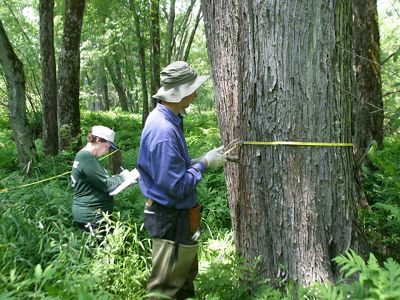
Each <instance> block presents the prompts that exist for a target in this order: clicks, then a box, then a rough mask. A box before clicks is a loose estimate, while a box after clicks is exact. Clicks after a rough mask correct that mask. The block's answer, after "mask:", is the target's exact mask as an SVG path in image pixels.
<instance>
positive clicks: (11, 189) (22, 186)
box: [0, 150, 119, 194]
mask: <svg viewBox="0 0 400 300" xmlns="http://www.w3.org/2000/svg"><path fill="white" fill-rule="evenodd" d="M117 151H119V150H115V151H113V152H111V153H109V154H107V155H106V156H103V157H102V158H100V160H103V159H105V158H107V157H109V156H110V155H113V154H114V153H115V152H117ZM70 173H71V171H68V172H64V173H62V174H59V175H56V176H53V177H50V178H45V179H42V180H39V181H35V182H31V183H26V184H23V185H20V186H17V187H15V188H10V189H8V188H5V189H2V190H0V194H2V193H7V192H9V191H14V190H18V189H22V188H24V187H27V186H30V185H35V184H39V183H42V182H46V181H50V180H53V179H55V178H58V177H62V176H65V175H68V174H70Z"/></svg>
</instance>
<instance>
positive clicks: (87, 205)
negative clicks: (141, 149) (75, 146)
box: [71, 150, 124, 223]
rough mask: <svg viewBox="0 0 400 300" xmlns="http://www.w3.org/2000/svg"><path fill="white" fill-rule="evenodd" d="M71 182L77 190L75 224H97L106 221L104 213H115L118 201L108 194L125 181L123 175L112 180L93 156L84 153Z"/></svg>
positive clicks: (75, 192)
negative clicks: (103, 218) (115, 204)
mask: <svg viewBox="0 0 400 300" xmlns="http://www.w3.org/2000/svg"><path fill="white" fill-rule="evenodd" d="M71 180H72V186H73V188H74V193H73V201H72V216H73V218H74V221H76V222H80V223H88V222H90V223H95V222H98V221H100V220H101V219H102V217H103V215H102V212H108V213H112V212H113V209H114V198H113V197H112V196H110V195H109V194H108V193H109V192H110V191H112V190H114V189H115V188H116V187H117V186H118V185H119V184H121V183H122V182H123V181H124V178H123V177H122V176H121V175H115V176H112V177H110V176H109V175H108V173H107V170H106V169H104V167H103V166H102V165H101V164H100V163H99V161H98V160H97V158H96V157H95V156H94V155H93V154H91V153H90V152H88V151H86V150H81V151H79V152H78V153H77V154H76V156H75V161H74V163H73V166H72V173H71Z"/></svg>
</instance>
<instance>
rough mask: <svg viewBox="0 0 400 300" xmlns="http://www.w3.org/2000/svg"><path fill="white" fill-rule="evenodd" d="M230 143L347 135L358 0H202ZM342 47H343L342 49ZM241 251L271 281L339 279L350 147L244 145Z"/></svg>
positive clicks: (237, 216) (233, 203) (232, 194)
mask: <svg viewBox="0 0 400 300" xmlns="http://www.w3.org/2000/svg"><path fill="white" fill-rule="evenodd" d="M202 5H203V13H204V17H205V25H206V36H207V45H208V53H209V57H210V63H211V65H212V71H213V80H214V86H215V98H216V104H217V111H218V117H219V126H220V130H221V136H222V142H223V143H224V144H227V143H228V142H230V141H232V140H233V139H235V138H238V139H239V140H243V141H312V142H336V143H339V142H347V143H348V142H351V138H352V137H351V101H352V99H351V95H350V93H348V91H351V84H352V78H351V77H352V69H351V59H350V58H351V56H349V55H348V54H347V53H344V51H342V49H341V48H345V49H351V38H350V35H349V33H350V27H349V26H350V23H351V2H349V1H347V0H338V1H334V0H330V1H317V0H314V1H279V0H271V1H265V2H259V1H246V2H242V1H239V0H229V1H211V0H202ZM336 45H337V46H336ZM237 155H238V158H239V164H238V165H234V164H228V165H227V167H226V170H225V171H226V177H227V184H228V190H229V205H230V210H231V215H232V222H233V230H234V234H235V242H236V247H237V250H238V251H239V253H240V254H242V255H243V256H244V257H245V258H246V259H247V260H248V261H252V260H253V259H254V258H255V257H260V259H261V260H260V265H259V270H260V273H261V274H263V275H264V276H265V277H270V278H276V277H280V279H283V280H285V279H288V278H289V279H292V280H294V281H296V282H299V283H303V284H308V283H311V282H313V281H324V280H328V279H333V277H334V271H335V270H334V267H333V265H332V261H331V260H332V258H333V257H335V256H337V255H338V254H340V253H343V252H344V251H346V250H348V248H349V246H350V243H351V241H352V238H353V237H354V236H353V234H352V231H353V229H352V226H353V219H354V216H355V209H354V199H353V195H354V182H353V178H354V176H353V154H352V148H351V147H305V146H283V145H281V146H257V145H242V146H240V147H238V152H237Z"/></svg>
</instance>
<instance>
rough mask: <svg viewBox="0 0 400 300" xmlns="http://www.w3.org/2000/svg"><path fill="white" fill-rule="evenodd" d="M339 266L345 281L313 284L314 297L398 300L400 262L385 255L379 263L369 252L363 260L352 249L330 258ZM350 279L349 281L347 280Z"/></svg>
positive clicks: (399, 291)
mask: <svg viewBox="0 0 400 300" xmlns="http://www.w3.org/2000/svg"><path fill="white" fill-rule="evenodd" d="M334 261H335V262H336V263H337V264H338V265H339V266H340V272H341V273H342V274H343V276H344V279H346V280H345V281H340V282H338V283H337V284H336V285H335V286H333V285H332V284H330V283H329V284H325V285H322V284H316V285H314V290H312V291H313V292H314V296H315V297H317V299H326V300H328V299H329V300H330V299H334V300H336V299H371V300H372V299H386V300H395V299H400V264H399V263H397V262H396V261H395V260H393V259H392V258H389V259H388V260H387V261H385V263H384V264H383V267H382V266H380V265H379V263H378V260H377V259H376V257H375V256H374V254H372V253H370V255H369V259H368V261H367V262H365V261H364V260H363V259H362V258H361V257H360V256H359V255H357V253H355V252H354V251H353V250H349V251H348V252H346V253H345V254H344V255H339V256H337V257H336V258H334ZM353 278H355V280H353V282H351V283H350V284H349V283H347V282H348V281H349V280H352V279H353Z"/></svg>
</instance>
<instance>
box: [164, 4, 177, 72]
mask: <svg viewBox="0 0 400 300" xmlns="http://www.w3.org/2000/svg"><path fill="white" fill-rule="evenodd" d="M174 22H175V0H171V1H170V6H169V14H168V23H167V34H166V41H165V49H166V51H165V65H166V66H167V65H169V64H170V63H171V56H172V49H173V39H174Z"/></svg>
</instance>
